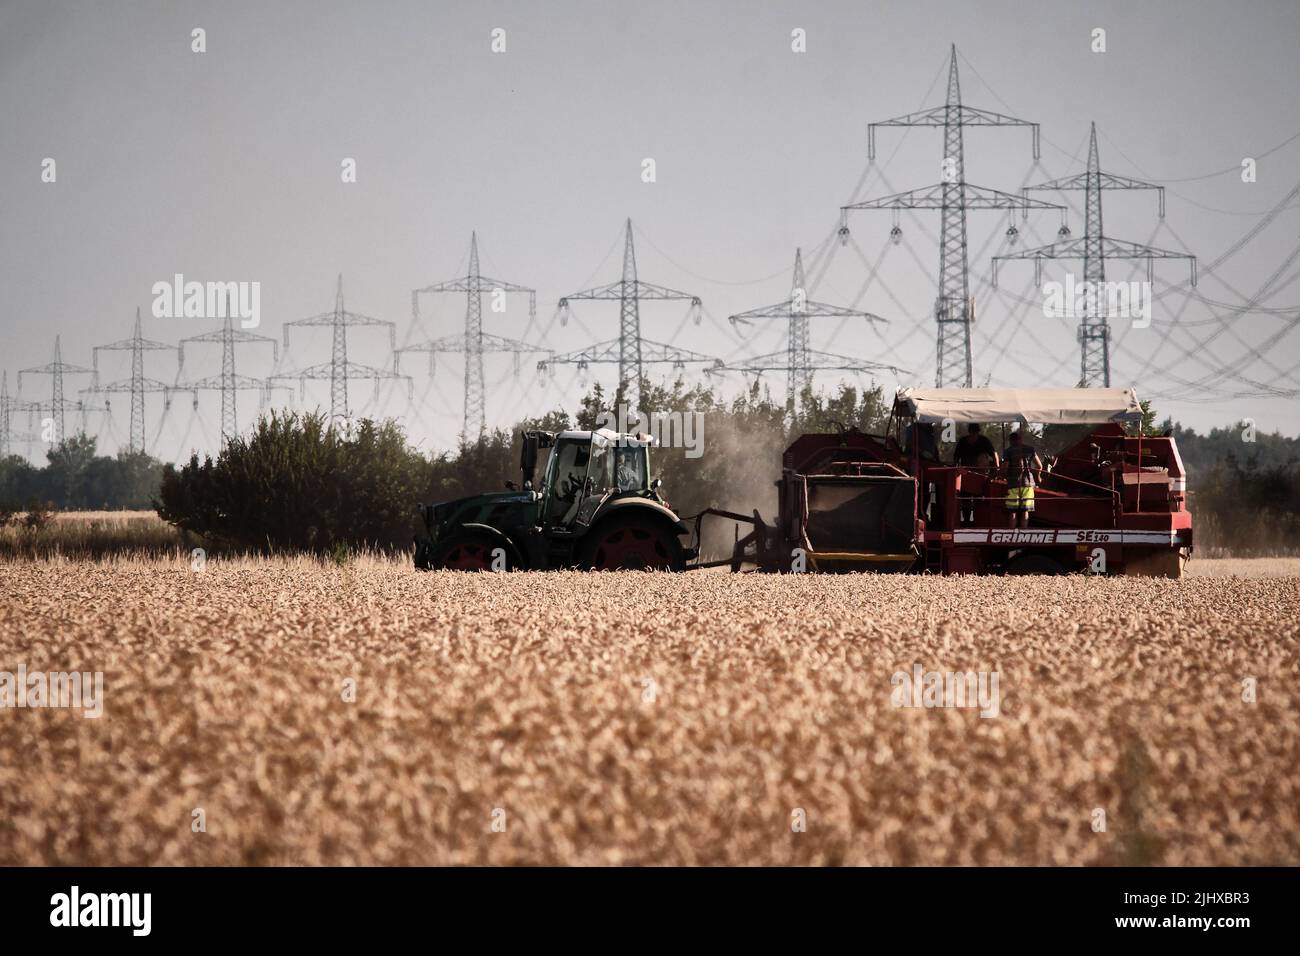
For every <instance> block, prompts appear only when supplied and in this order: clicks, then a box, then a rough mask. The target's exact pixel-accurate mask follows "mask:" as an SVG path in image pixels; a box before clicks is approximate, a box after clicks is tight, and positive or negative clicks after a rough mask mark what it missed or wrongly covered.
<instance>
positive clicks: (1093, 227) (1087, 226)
mask: <svg viewBox="0 0 1300 956" xmlns="http://www.w3.org/2000/svg"><path fill="white" fill-rule="evenodd" d="M1025 188H1026V189H1041V190H1049V189H1050V190H1059V191H1064V190H1083V193H1084V227H1083V236H1082V237H1081V238H1079V239H1071V238H1069V235H1070V230H1069V229H1068V228H1067V227H1065V226H1062V227H1061V231H1060V232H1059V233H1058V235H1059V236H1060V237H1061V238H1060V241H1058V242H1054V243H1052V244H1051V245H1048V246H1040V247H1038V248H1037V249H1022V250H1020V251H1018V252H1014V253H1005V254H1002V255H998V256H994V257H993V285H994V288H996V287H997V275H998V271H997V270H998V262H999V261H1000V260H1003V259H1033V260H1034V284H1035V285H1042V269H1043V261H1044V260H1045V259H1075V260H1082V262H1083V282H1084V286H1083V288H1082V289H1081V298H1082V309H1081V310H1079V311H1080V314H1079V331H1078V336H1079V384H1080V385H1082V386H1084V387H1090V386H1098V385H1100V386H1102V387H1104V388H1109V387H1110V323H1109V317H1110V313H1111V304H1110V303H1111V298H1112V297H1111V296H1110V295H1109V294H1108V290H1107V289H1106V285H1105V284H1106V260H1107V259H1123V260H1130V261H1132V260H1140V259H1145V260H1146V264H1147V295H1146V303H1147V305H1148V306H1149V305H1150V304H1151V291H1150V289H1151V279H1152V273H1153V269H1154V266H1153V263H1154V261H1155V260H1156V259H1188V260H1190V262H1191V270H1192V285H1196V257H1195V256H1193V255H1189V254H1187V253H1184V252H1170V251H1168V250H1166V249H1157V248H1155V247H1154V246H1147V245H1143V244H1142V243H1138V242H1128V241H1126V240H1123V239H1112V238H1110V237H1109V236H1107V235H1105V234H1104V233H1103V231H1102V224H1101V196H1102V192H1103V191H1105V190H1108V189H1154V190H1156V191H1157V194H1158V196H1159V204H1160V218H1161V219H1164V218H1165V190H1164V187H1163V186H1157V185H1156V184H1155V183H1147V182H1143V181H1142V180H1140V179H1132V178H1130V177H1128V176H1117V175H1115V174H1114V173H1105V172H1102V170H1101V161H1100V159H1099V158H1098V152H1097V124H1096V123H1093V124H1092V131H1091V134H1090V136H1089V139H1088V168H1087V169H1086V170H1084V171H1083V172H1082V173H1079V174H1078V175H1076V176H1066V177H1064V178H1062V179H1053V180H1050V181H1049V182H1045V183H1039V184H1038V185H1036V186H1027V187H1025Z"/></svg>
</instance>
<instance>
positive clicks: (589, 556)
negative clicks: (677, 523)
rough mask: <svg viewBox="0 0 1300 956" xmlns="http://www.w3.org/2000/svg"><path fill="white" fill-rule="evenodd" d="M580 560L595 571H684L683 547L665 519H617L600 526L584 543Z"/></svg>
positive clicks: (633, 516)
mask: <svg viewBox="0 0 1300 956" xmlns="http://www.w3.org/2000/svg"><path fill="white" fill-rule="evenodd" d="M579 558H580V560H581V563H582V566H583V567H584V568H590V569H591V570H593V571H628V570H631V571H684V570H685V569H686V558H685V557H684V556H683V555H682V546H681V543H680V542H679V541H678V540H677V537H676V536H675V535H673V533H672V531H671V529H669V528H668V527H667V526H666V525H665V523H664V521H663V519H661V518H656V517H654V516H651V515H639V514H630V515H618V516H616V517H612V518H608V519H606V520H604V521H602V522H601V523H600V524H598V525H597V526H596V527H595V528H593V529H592V530H591V531H590V532H588V533H587V537H586V538H584V539H583V542H582V547H581V550H580V552H579Z"/></svg>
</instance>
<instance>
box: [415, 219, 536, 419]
mask: <svg viewBox="0 0 1300 956" xmlns="http://www.w3.org/2000/svg"><path fill="white" fill-rule="evenodd" d="M485 290H486V291H488V292H491V293H492V294H493V297H494V298H495V297H496V295H497V293H498V291H499V292H500V293H503V294H504V293H523V292H526V293H528V325H529V327H530V328H531V327H532V324H533V321H534V320H535V319H536V318H537V290H536V289H530V288H529V287H528V286H524V285H519V284H517V283H514V282H506V281H505V280H503V279H493V278H490V277H488V276H485V275H483V274H482V272H481V271H480V270H479V260H478V233H477V232H472V233H470V238H469V273H468V274H467V275H463V276H461V277H460V278H457V279H448V280H447V281H446V282H436V283H434V284H433V285H428V286H425V287H424V288H423V289H415V290H413V291H412V292H411V322H412V325H413V327H415V328H418V327H419V325H420V296H421V295H427V294H432V293H438V292H463V293H465V331H464V332H463V333H461V334H457V335H447V336H444V337H442V338H437V339H429V340H428V341H425V342H418V343H416V344H415V345H407V346H404V347H402V348H400V349H397V350H396V351H395V352H394V353H393V370H394V371H397V370H398V368H399V363H400V361H401V356H402V354H403V353H405V352H427V353H428V355H429V374H430V375H433V372H434V364H435V362H436V360H437V356H438V353H439V352H457V353H460V354H462V355H464V356H465V408H464V419H463V424H462V426H461V435H462V437H464V438H465V439H467V440H472V439H473V438H475V437H476V436H478V435H481V434H483V432H484V430H485V429H486V428H487V396H486V390H485V388H484V385H483V356H484V354H485V353H488V352H497V353H513V355H514V360H515V370H516V372H517V371H518V368H519V356H520V355H525V354H529V353H542V352H549V351H550V350H549V349H545V348H542V347H541V346H537V345H531V344H529V343H528V342H522V341H520V340H518V339H510V338H505V337H503V336H500V335H490V334H488V333H486V332H484V331H483V292H484V291H485Z"/></svg>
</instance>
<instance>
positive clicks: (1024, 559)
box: [1006, 554, 1065, 574]
mask: <svg viewBox="0 0 1300 956" xmlns="http://www.w3.org/2000/svg"><path fill="white" fill-rule="evenodd" d="M1006 573H1007V574H1064V573H1065V568H1063V567H1061V565H1060V564H1058V563H1057V562H1055V561H1053V560H1052V559H1051V558H1049V557H1048V556H1047V555H1045V554H1022V555H1020V556H1019V557H1016V558H1012V559H1011V560H1010V561H1009V562H1007V567H1006Z"/></svg>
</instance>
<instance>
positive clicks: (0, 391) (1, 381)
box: [0, 372, 36, 460]
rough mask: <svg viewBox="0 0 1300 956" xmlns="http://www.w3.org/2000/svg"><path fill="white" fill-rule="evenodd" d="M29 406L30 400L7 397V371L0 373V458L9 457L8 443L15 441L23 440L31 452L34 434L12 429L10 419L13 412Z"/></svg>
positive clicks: (26, 408) (23, 409)
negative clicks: (24, 400)
mask: <svg viewBox="0 0 1300 956" xmlns="http://www.w3.org/2000/svg"><path fill="white" fill-rule="evenodd" d="M30 408H31V403H30V402H23V401H20V400H18V399H17V398H10V397H9V373H8V372H2V373H0V460H3V459H5V458H8V457H9V454H10V445H11V443H13V442H16V441H20V442H25V443H26V445H27V452H28V454H29V455H30V454H31V445H32V442H34V441H36V435H35V434H33V433H32V432H16V431H14V430H13V427H12V424H13V423H12V421H11V416H12V415H13V413H14V412H18V411H28V410H30Z"/></svg>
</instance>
